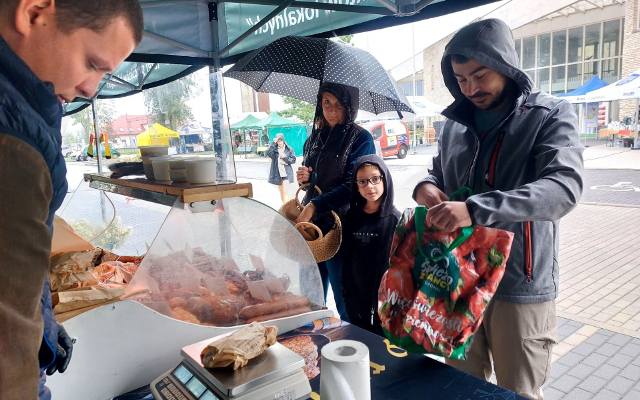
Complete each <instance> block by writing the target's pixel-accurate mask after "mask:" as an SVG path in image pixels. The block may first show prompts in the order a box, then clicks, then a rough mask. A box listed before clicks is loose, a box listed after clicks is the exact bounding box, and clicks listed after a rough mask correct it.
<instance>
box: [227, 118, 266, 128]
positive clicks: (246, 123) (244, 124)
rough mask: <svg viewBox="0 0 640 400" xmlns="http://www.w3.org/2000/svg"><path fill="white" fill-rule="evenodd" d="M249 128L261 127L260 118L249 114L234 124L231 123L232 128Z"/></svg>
mask: <svg viewBox="0 0 640 400" xmlns="http://www.w3.org/2000/svg"><path fill="white" fill-rule="evenodd" d="M250 128H258V129H260V128H262V125H261V124H260V118H257V117H255V116H253V114H249V115H247V116H246V117H245V118H244V119H243V120H241V121H238V122H236V123H235V124H233V125H231V129H232V130H239V129H250Z"/></svg>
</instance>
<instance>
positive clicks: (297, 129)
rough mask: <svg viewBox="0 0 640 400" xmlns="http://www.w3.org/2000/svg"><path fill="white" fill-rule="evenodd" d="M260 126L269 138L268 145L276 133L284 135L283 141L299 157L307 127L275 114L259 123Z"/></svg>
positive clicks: (305, 138) (305, 137)
mask: <svg viewBox="0 0 640 400" xmlns="http://www.w3.org/2000/svg"><path fill="white" fill-rule="evenodd" d="M260 125H261V126H262V128H263V129H265V130H266V132H267V135H268V136H269V143H271V142H272V141H273V139H274V138H275V137H276V135H277V134H278V133H282V134H283V135H284V140H285V142H287V144H288V145H289V146H290V147H291V150H293V152H294V153H295V155H296V156H301V155H302V151H303V147H304V142H305V141H306V140H307V126H306V125H305V124H303V123H300V122H296V121H293V120H290V119H287V118H284V117H282V116H281V115H280V114H278V113H276V112H272V113H271V114H269V116H268V117H267V118H265V119H263V120H261V121H260Z"/></svg>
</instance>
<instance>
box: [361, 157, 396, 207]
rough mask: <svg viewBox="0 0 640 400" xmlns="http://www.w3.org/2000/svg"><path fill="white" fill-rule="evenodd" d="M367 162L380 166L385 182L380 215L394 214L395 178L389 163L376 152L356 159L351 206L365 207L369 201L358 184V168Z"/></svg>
mask: <svg viewBox="0 0 640 400" xmlns="http://www.w3.org/2000/svg"><path fill="white" fill-rule="evenodd" d="M365 163H367V164H373V165H375V166H376V167H378V169H379V170H380V172H381V173H382V176H383V179H382V182H383V183H384V193H383V194H382V203H381V204H380V216H381V217H386V216H388V215H392V214H393V211H394V210H395V207H394V206H393V180H392V179H391V174H390V173H389V169H388V168H387V165H386V164H385V163H384V161H383V160H382V158H380V157H379V156H377V155H375V154H369V155H366V156H361V157H358V158H357V159H356V162H355V164H354V166H353V179H352V182H351V185H352V186H353V189H352V191H351V193H352V194H351V207H355V208H358V209H363V207H364V205H365V203H366V202H367V200H366V199H365V198H364V197H362V196H361V195H360V192H358V184H357V183H356V177H357V173H358V170H359V169H360V167H362V165H363V164H365Z"/></svg>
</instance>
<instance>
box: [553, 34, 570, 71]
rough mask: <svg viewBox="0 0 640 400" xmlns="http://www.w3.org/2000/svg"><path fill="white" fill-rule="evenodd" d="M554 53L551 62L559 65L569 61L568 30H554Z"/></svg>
mask: <svg viewBox="0 0 640 400" xmlns="http://www.w3.org/2000/svg"><path fill="white" fill-rule="evenodd" d="M552 42H553V46H552V47H553V55H552V57H551V64H552V65H558V64H564V63H566V62H567V31H560V32H553V39H552Z"/></svg>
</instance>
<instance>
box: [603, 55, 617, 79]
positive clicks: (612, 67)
mask: <svg viewBox="0 0 640 400" xmlns="http://www.w3.org/2000/svg"><path fill="white" fill-rule="evenodd" d="M600 78H601V79H602V80H603V81H605V82H607V83H613V82H615V81H617V80H618V79H620V76H619V75H618V59H617V58H610V59H607V60H602V75H601V76H600Z"/></svg>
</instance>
